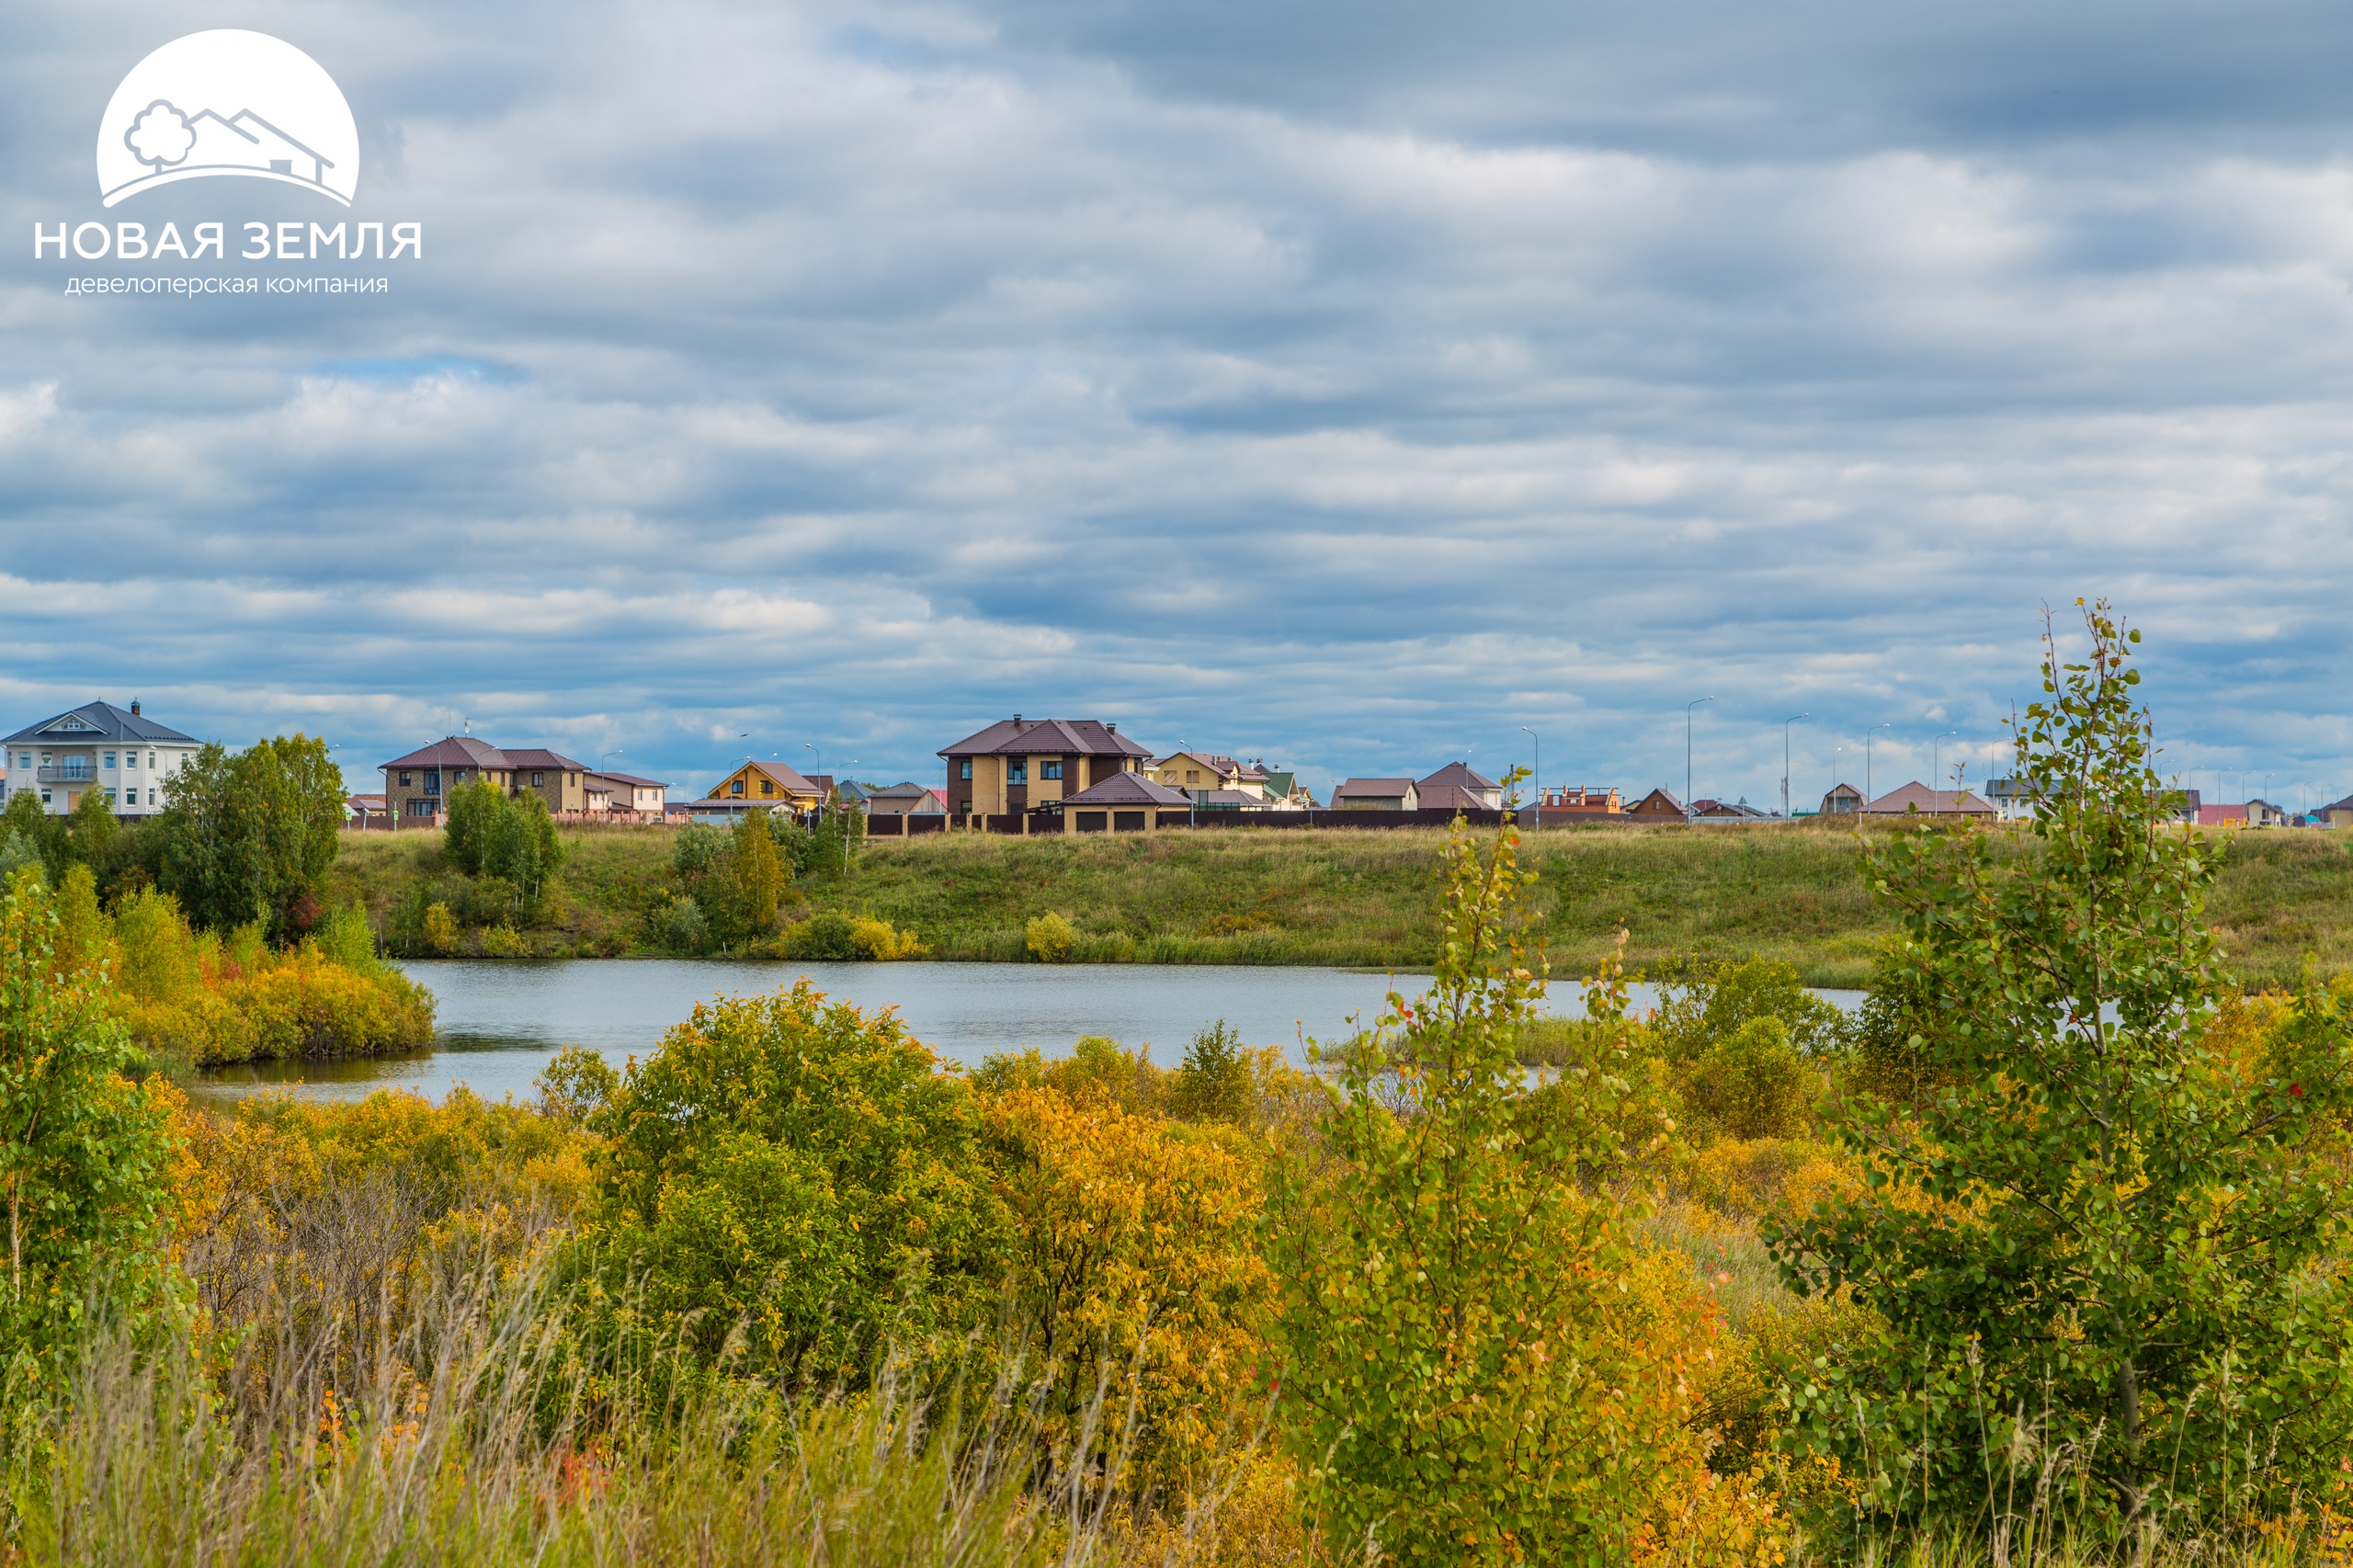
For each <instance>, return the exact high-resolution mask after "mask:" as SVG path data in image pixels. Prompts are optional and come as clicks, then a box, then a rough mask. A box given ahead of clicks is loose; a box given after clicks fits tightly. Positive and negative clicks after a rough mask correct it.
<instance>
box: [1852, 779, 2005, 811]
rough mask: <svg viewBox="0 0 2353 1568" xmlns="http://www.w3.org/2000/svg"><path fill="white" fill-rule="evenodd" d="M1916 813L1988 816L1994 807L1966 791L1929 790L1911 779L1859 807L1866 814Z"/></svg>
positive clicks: (1916, 780) (1924, 785)
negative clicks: (1861, 807) (1900, 787)
mask: <svg viewBox="0 0 2353 1568" xmlns="http://www.w3.org/2000/svg"><path fill="white" fill-rule="evenodd" d="M1910 812H1919V813H1920V814H1921V815H1922V816H1924V817H1927V816H1943V817H1951V816H1962V817H1990V816H1993V815H1994V814H1995V812H1994V808H1993V806H1992V805H1990V804H1989V803H1987V802H1986V801H1981V800H1979V799H1978V798H1977V797H1976V796H1974V795H1972V794H1971V793H1970V792H1969V791H1968V790H1931V789H1929V788H1928V787H1927V785H1926V784H1923V783H1921V782H1920V781H1919V780H1918V779H1916V778H1915V779H1914V780H1913V781H1912V782H1911V783H1909V784H1906V785H1904V788H1902V789H1901V790H1889V791H1888V792H1887V793H1886V794H1884V795H1881V797H1880V798H1879V799H1878V800H1876V801H1872V802H1871V803H1870V804H1869V805H1867V806H1865V807H1864V808H1863V813H1864V814H1865V815H1866V816H1874V817H1900V816H1904V815H1907V814H1909V813H1910Z"/></svg>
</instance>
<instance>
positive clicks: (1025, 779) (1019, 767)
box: [1005, 761, 1029, 784]
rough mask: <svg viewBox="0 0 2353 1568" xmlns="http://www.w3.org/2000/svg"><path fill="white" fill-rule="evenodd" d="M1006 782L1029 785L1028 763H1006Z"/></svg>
mask: <svg viewBox="0 0 2353 1568" xmlns="http://www.w3.org/2000/svg"><path fill="white" fill-rule="evenodd" d="M1005 781H1006V783H1007V784H1027V783H1029V763H1028V762H1027V761H1022V762H1008V763H1006V765H1005Z"/></svg>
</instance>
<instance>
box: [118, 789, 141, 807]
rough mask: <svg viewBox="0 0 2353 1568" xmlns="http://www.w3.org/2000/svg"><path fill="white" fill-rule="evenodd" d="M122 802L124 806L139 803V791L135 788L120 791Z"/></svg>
mask: <svg viewBox="0 0 2353 1568" xmlns="http://www.w3.org/2000/svg"><path fill="white" fill-rule="evenodd" d="M122 803H123V804H124V805H126V806H135V805H137V804H138V803H139V791H138V790H124V791H123V792H122Z"/></svg>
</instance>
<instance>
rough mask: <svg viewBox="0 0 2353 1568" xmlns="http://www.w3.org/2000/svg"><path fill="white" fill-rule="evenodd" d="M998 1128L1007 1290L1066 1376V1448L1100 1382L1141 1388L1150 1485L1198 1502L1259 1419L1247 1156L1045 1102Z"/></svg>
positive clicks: (1158, 1126) (1109, 1110)
mask: <svg viewBox="0 0 2353 1568" xmlns="http://www.w3.org/2000/svg"><path fill="white" fill-rule="evenodd" d="M986 1117H987V1127H988V1130H989V1135H990V1139H991V1142H992V1143H993V1145H994V1146H995V1149H996V1151H997V1153H998V1154H999V1156H1000V1172H1001V1174H1000V1176H999V1178H998V1195H999V1197H1000V1198H1001V1199H1003V1201H1004V1202H1005V1204H1006V1208H1007V1210H1009V1211H1010V1213H1011V1215H1012V1217H1013V1220H1014V1222H1015V1226H1016V1231H1017V1239H1016V1241H1015V1244H1014V1258H1013V1265H1012V1278H1011V1280H1010V1284H1009V1288H1010V1290H1011V1291H1012V1294H1013V1299H1014V1301H1015V1302H1016V1303H1017V1311H1018V1312H1019V1313H1020V1323H1021V1324H1022V1326H1023V1327H1024V1328H1025V1329H1026V1330H1027V1333H1028V1335H1029V1340H1030V1343H1031V1344H1032V1345H1033V1346H1035V1347H1036V1350H1037V1352H1038V1354H1039V1355H1040V1356H1041V1357H1042V1358H1044V1362H1045V1367H1046V1369H1048V1370H1050V1371H1051V1376H1052V1380H1053V1383H1052V1389H1051V1401H1052V1404H1053V1407H1054V1412H1055V1415H1056V1416H1057V1417H1058V1419H1059V1420H1060V1421H1061V1422H1062V1423H1063V1425H1062V1426H1061V1428H1060V1431H1059V1434H1058V1435H1067V1434H1068V1431H1069V1424H1070V1423H1073V1422H1075V1421H1076V1420H1078V1419H1080V1418H1081V1417H1082V1415H1083V1413H1084V1412H1085V1410H1086V1407H1087V1405H1088V1403H1089V1402H1090V1401H1091V1400H1092V1399H1093V1398H1094V1397H1095V1392H1096V1388H1097V1381H1098V1380H1099V1378H1101V1377H1102V1376H1104V1375H1106V1374H1107V1373H1108V1375H1111V1376H1112V1377H1113V1378H1114V1379H1115V1380H1124V1379H1125V1378H1126V1377H1128V1376H1129V1375H1130V1374H1131V1373H1132V1375H1133V1377H1134V1380H1135V1381H1134V1385H1133V1386H1134V1388H1135V1390H1136V1398H1137V1413H1136V1415H1137V1421H1138V1428H1137V1449H1138V1452H1137V1461H1138V1463H1139V1465H1140V1466H1141V1473H1142V1475H1143V1477H1145V1478H1146V1479H1147V1481H1148V1482H1149V1483H1152V1484H1154V1485H1156V1486H1158V1487H1160V1488H1162V1489H1164V1492H1165V1494H1168V1495H1170V1496H1171V1497H1178V1496H1185V1495H1190V1494H1196V1493H1198V1491H1199V1489H1200V1488H1201V1487H1203V1486H1204V1485H1206V1484H1207V1483H1208V1482H1209V1480H1210V1470H1209V1467H1210V1466H1211V1463H1212V1461H1213V1460H1215V1458H1216V1456H1217V1455H1218V1454H1219V1453H1220V1452H1221V1451H1222V1450H1227V1449H1232V1448H1233V1447H1234V1446H1235V1436H1234V1435H1235V1433H1236V1431H1237V1429H1238V1431H1239V1433H1240V1434H1241V1435H1242V1436H1243V1437H1247V1436H1248V1434H1249V1432H1250V1431H1251V1429H1252V1426H1253V1424H1254V1423H1255V1421H1256V1412H1255V1410H1254V1409H1253V1404H1252V1399H1251V1392H1252V1389H1253V1382H1252V1379H1253V1376H1254V1373H1255V1371H1256V1364H1257V1359H1258V1346H1259V1338H1258V1332H1257V1324H1256V1317H1257V1313H1258V1312H1259V1309H1260V1307H1261V1305H1262V1303H1263V1302H1264V1301H1265V1300H1266V1298H1267V1290H1268V1287H1269V1283H1270V1278H1269V1275H1268V1273H1267V1266H1266V1263H1265V1261H1264V1260H1263V1259H1262V1258H1261V1257H1260V1256H1259V1255H1258V1248H1257V1235H1256V1226H1257V1220H1258V1211H1259V1207H1260V1203H1261V1195H1260V1187H1259V1183H1258V1179H1257V1172H1256V1165H1255V1161H1254V1160H1253V1159H1252V1158H1251V1157H1249V1156H1247V1155H1245V1153H1241V1152H1240V1151H1241V1150H1243V1149H1245V1148H1246V1147H1247V1144H1246V1143H1245V1142H1244V1141H1242V1140H1241V1139H1239V1138H1238V1137H1236V1136H1235V1135H1233V1134H1231V1133H1220V1132H1214V1131H1203V1130H1197V1129H1192V1128H1188V1127H1186V1126H1184V1125H1183V1124H1180V1123H1172V1122H1168V1121H1164V1120H1162V1119H1159V1118H1157V1117H1154V1116H1149V1115H1135V1114H1131V1113H1130V1112H1128V1111H1125V1110H1122V1109H1121V1108H1120V1107H1119V1106H1118V1105H1116V1104H1114V1103H1112V1102H1111V1101H1110V1100H1109V1099H1108V1098H1106V1097H1101V1096H1088V1097H1086V1098H1084V1099H1077V1100H1074V1099H1073V1098H1071V1097H1070V1096H1065V1095H1063V1094H1062V1093H1060V1092H1058V1091H1057V1090H1054V1089H1051V1088H1045V1087H1026V1088H1018V1089H1014V1090H1011V1091H1009V1092H1007V1093H1005V1094H1001V1095H996V1096H991V1097H990V1098H989V1100H988V1102H987V1110H986Z"/></svg>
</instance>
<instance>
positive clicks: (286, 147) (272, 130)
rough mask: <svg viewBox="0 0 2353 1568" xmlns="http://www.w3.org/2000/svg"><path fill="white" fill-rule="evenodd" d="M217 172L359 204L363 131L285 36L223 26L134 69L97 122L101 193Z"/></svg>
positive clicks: (131, 192) (116, 197) (113, 198)
mask: <svg viewBox="0 0 2353 1568" xmlns="http://www.w3.org/2000/svg"><path fill="white" fill-rule="evenodd" d="M212 175H237V176H244V177H247V178H251V179H267V180H278V181H280V182H282V183H284V184H287V185H297V186H301V187H303V188H304V189H307V190H315V191H318V192H319V193H321V194H322V195H324V196H327V197H331V198H332V199H335V200H336V201H339V202H341V203H342V204H343V205H344V206H346V207H348V206H350V205H351V199H352V196H353V195H354V194H355V193H356V192H357V190H358V185H359V131H358V126H357V125H356V124H355V123H354V122H353V120H352V118H351V106H350V105H349V104H348V103H347V102H345V101H344V97H343V91H342V89H341V88H339V87H337V86H336V85H335V78H334V77H332V76H330V75H328V74H326V72H325V70H324V68H323V67H321V65H320V64H319V62H317V61H315V60H313V59H312V58H311V57H310V56H309V55H307V54H305V53H303V52H302V51H301V50H299V49H297V48H295V47H294V46H293V45H292V44H290V43H288V42H286V41H285V40H282V39H275V38H271V37H270V36H269V35H268V34H267V33H256V32H246V31H244V30H243V29H241V28H216V29H214V30H213V31H210V32H201V33H190V34H188V36H187V37H186V38H180V39H175V40H172V41H171V42H170V43H167V44H165V45H164V47H163V48H161V49H159V50H157V51H155V52H154V53H153V54H151V55H149V56H148V57H147V58H146V59H144V60H142V61H141V62H139V63H138V64H136V65H134V66H132V67H131V74H129V75H128V76H125V77H124V78H123V79H122V85H120V86H119V87H117V88H116V89H115V90H114V97H113V98H112V99H111V100H109V101H108V104H107V112H106V118H105V119H102V120H100V121H99V122H98V194H99V197H100V199H102V200H103V201H104V202H105V203H106V205H107V206H108V207H112V206H113V205H114V204H115V203H116V202H118V201H120V200H122V199H124V198H125V197H128V196H135V195H137V194H138V193H139V192H140V191H142V190H146V189H148V188H150V187H154V186H159V185H169V184H172V183H173V182H175V181H177V180H184V179H200V178H204V177H206V176H212Z"/></svg>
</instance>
